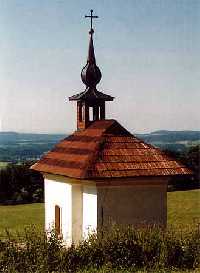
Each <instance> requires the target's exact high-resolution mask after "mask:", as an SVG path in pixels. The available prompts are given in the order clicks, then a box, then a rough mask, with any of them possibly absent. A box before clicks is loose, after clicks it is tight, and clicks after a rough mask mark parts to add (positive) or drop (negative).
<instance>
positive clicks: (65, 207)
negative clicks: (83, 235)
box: [44, 177, 72, 243]
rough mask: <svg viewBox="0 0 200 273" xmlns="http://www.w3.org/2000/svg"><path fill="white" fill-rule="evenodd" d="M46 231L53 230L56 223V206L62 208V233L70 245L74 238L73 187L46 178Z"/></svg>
mask: <svg viewBox="0 0 200 273" xmlns="http://www.w3.org/2000/svg"><path fill="white" fill-rule="evenodd" d="M44 181H45V229H46V230H51V229H52V227H53V226H54V223H55V206H56V205H58V206H59V207H60V208H61V232H62V235H63V239H64V240H65V241H66V242H68V243H70V242H71V238H72V186H71V185H70V184H67V183H62V182H59V181H58V180H56V181H55V180H54V179H53V178H51V179H49V178H47V177H45V179H44Z"/></svg>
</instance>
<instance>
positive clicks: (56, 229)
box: [55, 205, 61, 235]
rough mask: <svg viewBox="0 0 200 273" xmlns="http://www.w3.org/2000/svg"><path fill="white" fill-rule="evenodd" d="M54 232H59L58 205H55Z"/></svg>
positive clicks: (59, 210) (59, 213)
mask: <svg viewBox="0 0 200 273" xmlns="http://www.w3.org/2000/svg"><path fill="white" fill-rule="evenodd" d="M55 232H56V234H57V235H60V234H61V209H60V207H59V206H58V205H55Z"/></svg>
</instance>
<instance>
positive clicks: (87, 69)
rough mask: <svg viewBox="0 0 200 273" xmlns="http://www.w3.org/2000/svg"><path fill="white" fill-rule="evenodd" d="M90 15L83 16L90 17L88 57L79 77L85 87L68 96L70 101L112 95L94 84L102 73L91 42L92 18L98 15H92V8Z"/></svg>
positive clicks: (108, 97)
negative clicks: (99, 89) (98, 88)
mask: <svg viewBox="0 0 200 273" xmlns="http://www.w3.org/2000/svg"><path fill="white" fill-rule="evenodd" d="M90 12H91V15H90V16H85V17H89V18H91V28H90V31H89V35H90V40H89V48H88V57H87V63H86V65H85V66H84V67H83V69H82V71H81V79H82V82H83V83H84V84H85V85H86V89H85V91H84V92H81V93H78V94H76V95H73V96H71V97H69V100H70V101H73V100H75V101H78V100H87V101H96V100H103V101H112V100H113V99H114V97H112V96H110V95H106V94H104V93H102V92H100V91H97V89H96V85H97V84H98V83H99V82H100V80H101V77H102V74H101V71H100V69H99V67H98V66H97V65H96V58H95V53H94V43H93V35H94V29H93V28H92V19H93V18H98V16H93V15H92V13H93V10H91V11H90Z"/></svg>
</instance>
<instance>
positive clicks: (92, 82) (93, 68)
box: [81, 9, 101, 89]
mask: <svg viewBox="0 0 200 273" xmlns="http://www.w3.org/2000/svg"><path fill="white" fill-rule="evenodd" d="M92 13H93V10H92V9H91V10H90V15H85V18H90V20H91V21H90V31H89V34H90V41H89V48H88V58H87V64H86V65H85V66H84V67H83V69H82V71H81V79H82V81H83V83H84V84H85V85H86V88H87V87H89V88H92V89H96V85H97V84H98V83H99V82H100V80H101V71H100V69H99V67H98V66H97V65H96V59H95V53H94V45H93V34H94V29H93V28H92V20H93V18H98V16H93V15H92Z"/></svg>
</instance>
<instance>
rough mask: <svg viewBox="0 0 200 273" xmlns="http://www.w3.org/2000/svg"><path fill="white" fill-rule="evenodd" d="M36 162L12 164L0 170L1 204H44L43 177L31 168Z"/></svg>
mask: <svg viewBox="0 0 200 273" xmlns="http://www.w3.org/2000/svg"><path fill="white" fill-rule="evenodd" d="M33 163H34V162H23V163H21V164H14V163H10V164H8V165H7V167H6V168H3V169H1V170H0V203H1V204H22V203H33V202H42V201H43V194H44V181H43V176H42V175H41V174H40V173H39V172H36V171H34V170H31V169H30V166H31V165H32V164H33Z"/></svg>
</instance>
